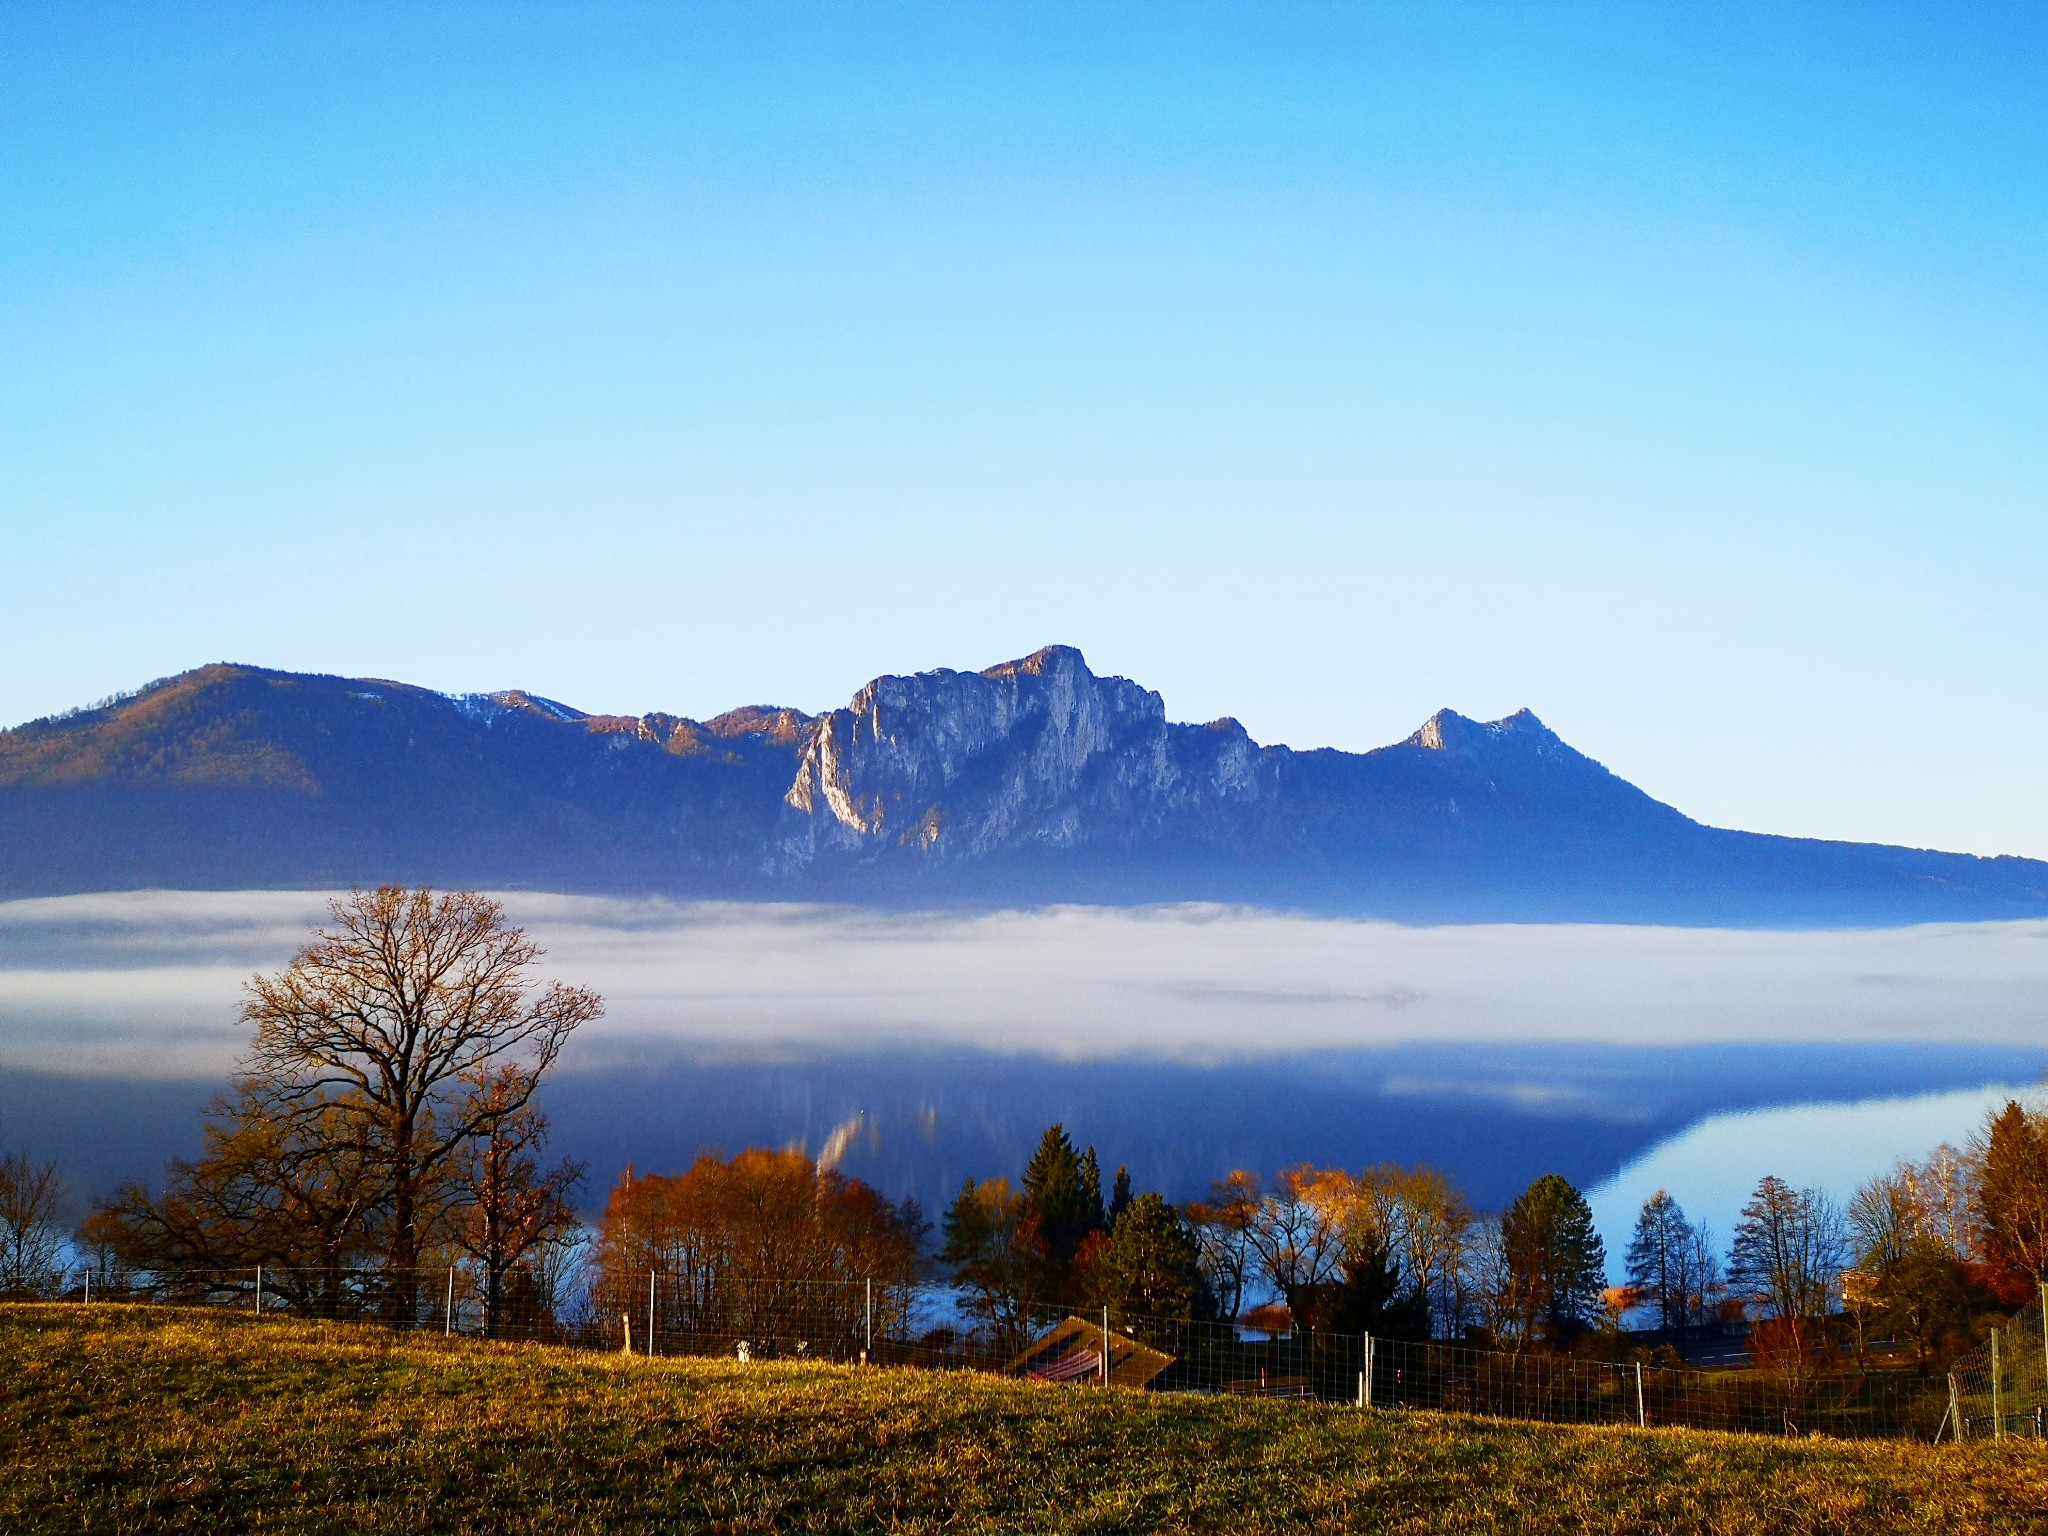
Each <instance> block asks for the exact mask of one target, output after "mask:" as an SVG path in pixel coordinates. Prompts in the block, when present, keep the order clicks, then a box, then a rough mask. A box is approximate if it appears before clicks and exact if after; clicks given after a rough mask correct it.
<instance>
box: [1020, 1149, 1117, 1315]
mask: <svg viewBox="0 0 2048 1536" xmlns="http://www.w3.org/2000/svg"><path fill="white" fill-rule="evenodd" d="M1024 1201H1025V1204H1026V1206H1027V1208H1028V1211H1029V1214H1030V1216H1031V1218H1032V1219H1033V1221H1034V1222H1035V1223H1036V1227H1037V1232H1038V1237H1039V1241H1040V1242H1041V1243H1042V1244H1043V1245H1044V1249H1045V1257H1046V1262H1047V1265H1048V1267H1049V1268H1050V1269H1051V1271H1052V1278H1053V1284H1052V1289H1053V1290H1055V1291H1058V1290H1061V1289H1063V1288H1064V1286H1065V1284H1066V1280H1067V1276H1068V1274H1069V1273H1070V1272H1071V1270H1072V1268H1073V1263H1074V1255H1075V1254H1076V1253H1078V1252H1079V1251H1080V1248H1081V1243H1082V1240H1083V1239H1085V1238H1086V1237H1087V1236H1088V1234H1089V1233H1090V1232H1096V1231H1100V1230H1101V1228H1102V1175H1101V1173H1100V1171H1099V1170H1098V1168H1097V1166H1096V1162H1095V1149H1094V1148H1093V1147H1090V1148H1089V1149H1088V1153H1087V1155H1086V1156H1085V1157H1084V1156H1082V1155H1081V1154H1080V1153H1079V1152H1078V1151H1076V1150H1075V1148H1074V1143H1073V1141H1072V1140H1071V1139H1070V1138H1069V1137H1068V1135H1067V1131H1066V1127H1065V1126H1063V1125H1057V1124H1055V1125H1050V1126H1048V1127H1046V1132H1045V1135H1044V1136H1042V1137H1041V1138H1040V1139H1039V1143H1038V1150H1037V1151H1036V1152H1034V1153H1032V1154H1031V1161H1030V1162H1029V1163H1027V1164H1026V1165H1025V1167H1024Z"/></svg>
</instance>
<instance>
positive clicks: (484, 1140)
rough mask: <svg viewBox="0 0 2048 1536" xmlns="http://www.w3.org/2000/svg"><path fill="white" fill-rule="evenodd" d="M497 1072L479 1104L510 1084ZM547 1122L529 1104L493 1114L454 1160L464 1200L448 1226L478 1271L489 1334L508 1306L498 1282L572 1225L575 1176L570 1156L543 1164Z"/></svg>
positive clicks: (501, 1323) (497, 1099) (578, 1173)
mask: <svg viewBox="0 0 2048 1536" xmlns="http://www.w3.org/2000/svg"><path fill="white" fill-rule="evenodd" d="M517 1087H518V1085H517V1083H516V1082H508V1081H507V1080H506V1078H505V1076H504V1074H502V1073H496V1074H493V1075H492V1078H491V1080H490V1081H489V1082H487V1083H485V1084H484V1085H483V1087H482V1089H481V1091H480V1092H479V1094H478V1096H477V1097H478V1102H479V1103H480V1104H481V1105H483V1106H484V1107H486V1108H492V1107H495V1106H496V1105H498V1104H500V1103H502V1102H503V1101H504V1100H505V1099H506V1098H507V1097H509V1096H510V1095H511V1094H512V1093H514V1092H516V1091H517ZM547 1131H548V1122H547V1117H546V1116H545V1115H543V1114H542V1113H541V1112H540V1110H539V1109H538V1108H536V1107H535V1106H534V1105H533V1104H531V1103H528V1104H526V1105H524V1106H522V1107H521V1108H519V1109H516V1110H513V1111H511V1112H510V1113H509V1114H503V1115H500V1116H498V1117H497V1118H496V1119H495V1120H493V1121H492V1122H491V1125H490V1128H489V1129H488V1130H486V1131H485V1132H484V1133H483V1134H482V1135H480V1136H478V1137H476V1138H474V1139H473V1140H471V1141H470V1142H468V1143H467V1144H466V1145H465V1147H464V1149H463V1152H462V1156H461V1157H460V1158H459V1159H458V1160H457V1164H456V1169H455V1186H456V1192H457V1194H458V1196H459V1197H460V1199H461V1200H462V1202H463V1204H464V1205H465V1206H466V1207H467V1210H466V1211H463V1212H462V1213H460V1214H461V1216H462V1218H463V1219H462V1220H461V1223H460V1225H459V1226H458V1227H457V1228H456V1233H455V1242H456V1245H457V1246H458V1247H459V1248H461V1249H462V1251H463V1252H464V1253H466V1254H468V1255H469V1256H470V1257H471V1258H472V1259H474V1260H476V1263H477V1267H478V1268H479V1269H480V1270H481V1271H482V1281H483V1287H482V1288H483V1304H484V1332H485V1333H487V1334H489V1335H491V1336H492V1337H493V1338H495V1337H497V1336H498V1335H499V1334H500V1333H501V1332H503V1331H504V1327H505V1324H506V1322H507V1320H508V1313H509V1312H510V1311H511V1310H513V1309H512V1308H510V1307H509V1306H508V1298H507V1295H506V1283H507V1280H508V1279H509V1278H512V1277H514V1276H516V1275H517V1274H518V1272H519V1270H520V1269H521V1268H522V1267H524V1266H525V1265H526V1263H527V1259H528V1256H529V1255H531V1254H533V1253H535V1251H536V1250H538V1249H540V1248H541V1247H542V1246H543V1245H544V1244H547V1243H549V1242H553V1241H555V1240H557V1239H559V1238H562V1237H564V1236H566V1235H567V1234H568V1233H569V1232H570V1231H572V1230H573V1229H574V1227H575V1225H576V1213H575V1211H574V1210H573V1209H572V1208H571V1207H570V1205H569V1191H570V1190H571V1189H573V1188H574V1187H575V1186H576V1184H577V1183H578V1182H580V1181H581V1179H582V1177H583V1170H582V1169H581V1168H580V1167H578V1166H577V1165H576V1164H574V1163H568V1162H563V1163H557V1164H556V1165H555V1166H554V1167H553V1168H549V1169H543V1168H542V1167H541V1165H540V1157H539V1152H540V1148H541V1146H542V1144H543V1143H545V1141H546V1140H547Z"/></svg>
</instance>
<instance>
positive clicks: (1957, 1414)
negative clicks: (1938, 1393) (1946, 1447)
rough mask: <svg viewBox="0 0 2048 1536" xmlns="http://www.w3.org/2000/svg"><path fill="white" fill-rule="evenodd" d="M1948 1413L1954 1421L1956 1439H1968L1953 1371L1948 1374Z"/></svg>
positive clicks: (1961, 1402) (1961, 1401)
mask: <svg viewBox="0 0 2048 1536" xmlns="http://www.w3.org/2000/svg"><path fill="white" fill-rule="evenodd" d="M1948 1411H1949V1413H1950V1415H1951V1416H1952V1417H1953V1419H1954V1421H1955V1426H1956V1439H1958V1440H1967V1439H1969V1438H1970V1436H1969V1432H1968V1430H1966V1429H1965V1428H1964V1425H1963V1399H1962V1394H1961V1393H1959V1392H1957V1391H1956V1373H1955V1372H1954V1371H1950V1372H1949V1373H1948Z"/></svg>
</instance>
